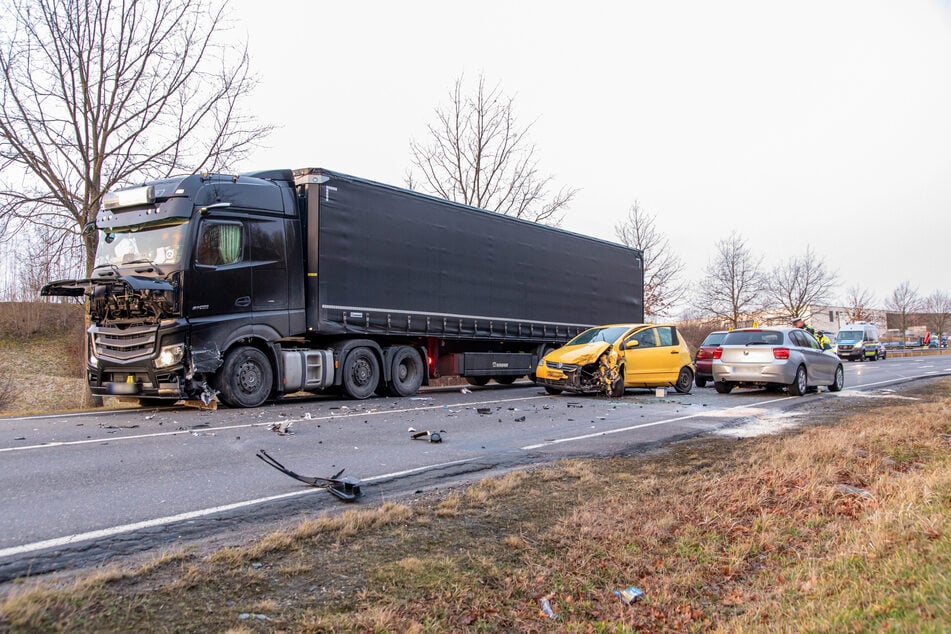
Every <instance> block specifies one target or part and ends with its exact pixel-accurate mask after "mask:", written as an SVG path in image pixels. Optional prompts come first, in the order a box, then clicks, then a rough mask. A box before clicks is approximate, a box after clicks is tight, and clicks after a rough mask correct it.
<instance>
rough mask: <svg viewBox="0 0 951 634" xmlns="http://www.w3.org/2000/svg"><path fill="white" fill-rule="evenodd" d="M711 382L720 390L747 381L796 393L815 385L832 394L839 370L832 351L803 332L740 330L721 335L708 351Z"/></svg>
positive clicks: (839, 385)
mask: <svg viewBox="0 0 951 634" xmlns="http://www.w3.org/2000/svg"><path fill="white" fill-rule="evenodd" d="M713 381H714V386H715V387H716V390H717V392H719V393H720V394H729V392H730V390H732V389H733V388H734V387H737V386H741V385H742V386H748V385H752V386H764V387H770V388H788V389H789V393H790V394H791V395H793V396H802V395H803V394H805V393H806V392H807V391H808V390H809V389H810V388H814V387H818V386H820V385H827V386H828V387H829V391H831V392H838V391H839V390H841V389H842V386H843V385H844V384H845V371H844V370H843V368H842V362H841V361H839V358H838V357H837V356H836V355H835V350H823V349H822V347H821V346H820V345H819V342H818V341H816V340H815V338H813V337H812V336H811V335H809V333H807V332H806V331H804V330H801V329H799V328H772V327H768V328H743V329H741V330H732V331H730V332H729V333H727V335H726V337H724V338H723V341H722V343H721V344H720V346H719V347H717V349H716V350H714V351H713Z"/></svg>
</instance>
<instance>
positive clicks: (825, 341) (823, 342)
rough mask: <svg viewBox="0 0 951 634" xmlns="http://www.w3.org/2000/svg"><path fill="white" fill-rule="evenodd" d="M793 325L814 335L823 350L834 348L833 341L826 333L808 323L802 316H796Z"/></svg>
mask: <svg viewBox="0 0 951 634" xmlns="http://www.w3.org/2000/svg"><path fill="white" fill-rule="evenodd" d="M792 325H793V326H794V327H796V328H800V329H802V330H805V331H806V332H807V333H809V334H810V335H812V338H813V339H815V340H816V341H818V342H819V347H821V348H822V349H823V350H829V349H831V348H832V341H831V340H830V339H829V338H828V337H827V336H826V335H825V333H823V332H822V331H819V330H816V329H815V328H813V327H812V326H810V325H808V324H806V322H805V320H804V319H803V318H802V317H796V318H795V319H793V320H792Z"/></svg>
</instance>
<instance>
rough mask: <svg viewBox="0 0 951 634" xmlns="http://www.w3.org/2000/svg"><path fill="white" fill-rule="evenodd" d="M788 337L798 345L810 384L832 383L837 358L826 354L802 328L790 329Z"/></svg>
mask: <svg viewBox="0 0 951 634" xmlns="http://www.w3.org/2000/svg"><path fill="white" fill-rule="evenodd" d="M789 338H790V339H791V340H792V341H793V342H794V343H795V344H796V345H797V346H798V347H799V351H800V352H801V353H802V356H803V359H804V360H805V362H806V374H807V377H808V380H809V384H810V385H816V384H822V385H827V384H829V383H832V379H833V375H834V373H835V366H836V365H838V360H837V359H836V358H834V357H833V356H832V355H831V354H827V353H826V352H824V351H823V350H822V348H821V347H820V346H819V342H818V341H816V340H815V338H813V337H811V336H810V335H809V334H808V333H806V332H804V331H802V330H791V331H790V332H789Z"/></svg>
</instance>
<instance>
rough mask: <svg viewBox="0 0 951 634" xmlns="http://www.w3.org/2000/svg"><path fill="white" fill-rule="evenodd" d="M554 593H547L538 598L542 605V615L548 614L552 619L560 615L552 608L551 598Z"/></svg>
mask: <svg viewBox="0 0 951 634" xmlns="http://www.w3.org/2000/svg"><path fill="white" fill-rule="evenodd" d="M553 596H554V595H551V594H549V595H546V596H544V597H542V598H541V599H539V600H538V603H539V604H540V605H541V608H542V609H541V612H540V615H541V616H547V617H548V618H550V619H557V618H558V615H557V614H555V611H554V610H552V609H551V599H552V597H553Z"/></svg>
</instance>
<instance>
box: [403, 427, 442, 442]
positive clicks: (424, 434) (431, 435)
mask: <svg viewBox="0 0 951 634" xmlns="http://www.w3.org/2000/svg"><path fill="white" fill-rule="evenodd" d="M443 433H445V431H444V432H443ZM410 438H412V439H413V440H428V441H429V442H442V436H441V435H440V434H439V432H438V431H429V430H428V429H427V430H426V431H418V432H416V433H415V434H413V435H412V436H410Z"/></svg>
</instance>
